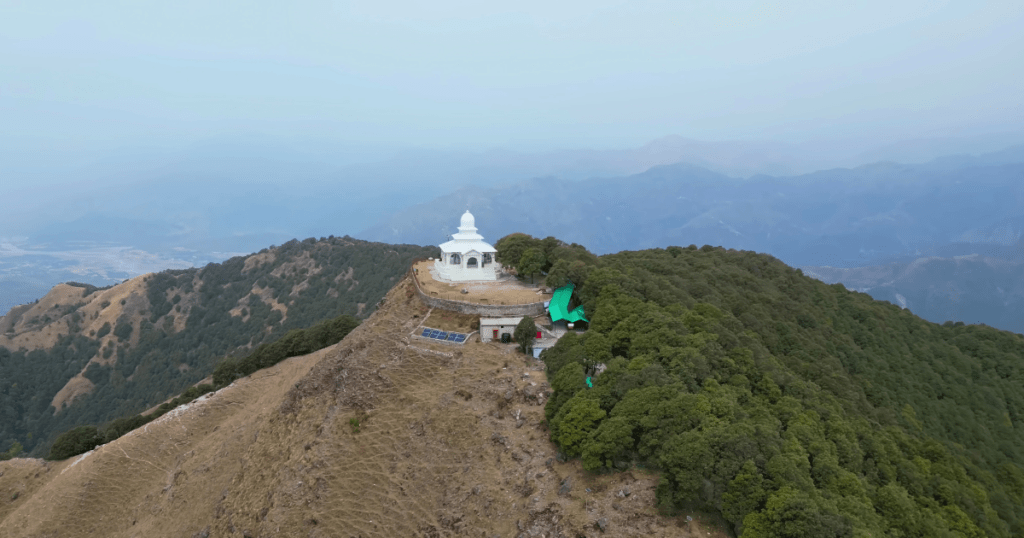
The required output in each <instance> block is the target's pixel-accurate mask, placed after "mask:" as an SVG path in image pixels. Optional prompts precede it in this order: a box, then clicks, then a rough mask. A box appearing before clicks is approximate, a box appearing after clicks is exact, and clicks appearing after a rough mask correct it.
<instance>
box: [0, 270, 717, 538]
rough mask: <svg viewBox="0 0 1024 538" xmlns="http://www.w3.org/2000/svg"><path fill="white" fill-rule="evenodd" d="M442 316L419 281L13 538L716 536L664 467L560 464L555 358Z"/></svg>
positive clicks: (168, 431)
mask: <svg viewBox="0 0 1024 538" xmlns="http://www.w3.org/2000/svg"><path fill="white" fill-rule="evenodd" d="M425 311H426V309H425V307H424V305H423V304H422V303H421V302H420V301H419V299H418V297H417V296H416V294H415V292H414V291H413V290H412V283H411V281H410V280H408V279H407V280H405V281H403V282H402V283H401V284H399V285H398V286H396V288H395V289H393V290H392V291H391V292H390V293H389V294H388V296H387V297H386V299H385V302H384V305H383V306H382V307H381V308H380V309H379V310H378V311H377V312H376V313H374V315H373V316H371V317H370V319H369V320H367V321H366V322H364V324H363V325H361V326H360V327H359V328H357V329H356V330H355V331H353V332H352V334H350V335H349V336H348V337H347V338H346V339H345V340H344V341H342V342H341V343H340V344H338V345H337V346H334V347H331V348H328V349H325V350H322V351H319V352H317V353H314V354H312V355H308V356H305V357H295V358H293V359H289V360H287V361H284V362H283V363H281V364H279V365H277V366H275V367H273V368H270V369H267V370H263V371H260V372H258V373H256V374H254V375H253V376H251V377H250V378H246V379H242V380H239V381H237V382H236V383H235V384H233V385H232V386H230V387H227V388H225V389H223V390H221V391H218V392H217V393H215V394H213V395H211V396H209V397H208V399H205V400H203V401H197V402H196V403H194V404H192V406H191V407H190V408H188V409H186V410H182V411H172V412H171V413H169V414H168V415H166V416H165V417H164V418H162V419H161V420H159V421H157V422H154V423H152V424H150V425H149V426H148V427H145V428H143V429H140V430H137V431H135V432H132V433H131V434H129V435H126V436H125V437H122V438H121V439H119V440H117V441H115V442H113V443H110V444H108V445H105V446H103V447H100V448H98V449H97V450H96V451H95V452H93V453H92V454H90V455H88V456H86V457H84V458H82V459H81V461H78V462H77V463H75V462H76V461H77V460H78V458H72V459H71V460H69V461H65V462H60V463H55V464H51V465H50V466H49V470H48V471H46V472H41V473H40V475H39V478H38V483H36V482H33V483H31V484H28V485H27V486H26V487H25V491H26V493H24V494H23V495H22V497H20V498H19V499H18V500H17V502H16V503H15V504H13V505H12V506H9V507H8V506H5V505H4V504H3V503H4V499H2V498H0V536H4V537H5V538H7V537H10V538H18V537H23V536H52V537H63V536H75V537H100V536H102V537H135V536H140V537H141V536H147V537H149V536H156V537H160V536H174V537H182V536H184V537H189V536H196V535H197V534H196V533H199V532H200V531H203V530H204V529H208V533H209V536H217V537H220V536H250V537H269V536H303V537H349V536H361V537H363V538H370V537H388V538H391V537H405V536H426V537H441V536H474V537H479V536H493V535H500V536H516V535H518V534H519V533H521V532H527V534H528V535H531V536H540V535H546V536H558V535H559V534H563V535H565V536H577V535H583V536H598V535H600V534H601V533H600V532H599V531H597V530H595V527H594V523H595V521H596V520H597V519H599V518H602V517H604V518H607V519H608V525H609V527H608V532H607V533H605V534H604V535H606V536H624V537H629V536H637V537H639V536H644V537H646V536H691V535H692V536H698V535H699V536H708V535H707V534H706V532H707V531H706V530H703V531H700V532H699V533H697V532H694V533H693V534H691V533H690V532H688V531H687V530H686V529H685V528H684V527H683V526H681V524H680V520H679V519H678V518H671V519H667V518H662V517H659V516H658V515H657V514H656V513H655V511H654V503H653V498H654V497H653V496H654V488H655V486H656V484H657V476H654V475H648V474H643V473H637V472H633V473H618V474H614V475H589V474H587V473H585V472H583V471H582V470H581V469H580V468H579V465H578V463H577V462H569V463H557V462H555V461H554V457H555V453H556V448H555V447H554V446H553V445H552V444H551V443H550V442H549V441H548V440H547V433H546V431H545V429H544V427H543V425H542V420H543V403H544V401H545V392H546V390H548V389H547V382H546V379H545V376H544V372H543V371H541V370H540V369H539V368H538V366H539V365H538V363H536V362H535V361H533V359H528V358H526V357H524V356H522V355H519V354H517V353H516V352H515V351H514V346H505V345H500V344H479V343H469V344H466V345H465V346H462V347H457V346H456V347H453V346H445V345H441V344H431V343H429V342H420V341H412V342H410V341H409V339H407V338H403V336H404V335H407V334H409V332H410V331H411V330H412V329H413V328H414V327H415V326H416V325H418V323H419V321H420V319H421V317H422V315H423V314H424V313H425ZM435 312H436V310H435ZM414 316H420V317H414ZM396 335H397V336H396ZM352 419H358V420H359V427H358V432H357V431H356V428H355V427H354V423H353V422H352ZM36 465H37V466H41V465H43V464H36ZM9 469H12V467H11V464H10V463H9V462H0V472H5V473H6V472H8V470H9ZM23 474H24V473H22V475H23ZM22 475H19V476H22ZM33 476H34V475H33ZM565 478H569V479H570V480H571V481H572V483H573V486H572V490H571V492H570V493H569V494H568V495H559V491H558V490H559V486H560V484H561V483H562V480H563V479H565ZM33 480H37V479H35V478H33ZM13 483H14V482H13V481H12V480H8V479H6V478H5V477H3V476H0V493H2V492H4V491H9V490H10V488H11V487H12V486H11V484H13ZM32 484H34V485H32ZM623 487H628V488H629V489H630V490H631V491H632V495H630V496H629V497H625V498H619V497H617V496H616V493H617V492H618V491H619V490H620V489H622V488H623ZM5 488H6V489H5ZM33 488H34V489H33ZM588 488H589V489H590V491H587V489H588ZM613 505H614V506H613ZM697 525H699V522H698V524H697ZM531 532H533V533H534V534H530V533H531ZM715 535H716V536H724V535H723V534H720V533H717V531H716V533H715Z"/></svg>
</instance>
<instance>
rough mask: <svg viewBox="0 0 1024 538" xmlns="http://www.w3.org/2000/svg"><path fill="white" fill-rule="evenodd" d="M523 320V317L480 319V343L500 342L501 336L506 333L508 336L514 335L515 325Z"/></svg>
mask: <svg viewBox="0 0 1024 538" xmlns="http://www.w3.org/2000/svg"><path fill="white" fill-rule="evenodd" d="M522 320H523V316H519V317H518V318H515V317H512V318H484V317H482V318H480V341H481V342H500V341H501V335H502V334H504V333H508V334H510V335H512V334H515V332H516V325H519V322H520V321H522Z"/></svg>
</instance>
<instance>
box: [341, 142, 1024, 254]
mask: <svg viewBox="0 0 1024 538" xmlns="http://www.w3.org/2000/svg"><path fill="white" fill-rule="evenodd" d="M1014 160H1015V161H1016V162H1012V161H1014ZM1022 163H1024V146H1021V147H1017V148H1012V149H1009V150H1006V151H1003V152H1000V153H997V154H992V155H986V156H981V157H963V158H951V159H940V160H936V161H932V162H930V163H927V164H920V165H901V164H895V163H878V164H872V165H865V166H861V167H858V168H853V169H834V170H825V171H819V172H814V173H811V174H805V175H800V176H793V177H772V176H755V177H752V178H749V179H745V180H744V179H736V178H732V177H728V176H725V175H722V174H719V173H716V172H712V171H709V170H706V169H704V168H700V167H696V166H693V165H687V164H674V165H666V166H656V167H654V168H651V169H650V170H647V171H645V172H642V173H639V174H635V175H631V176H627V177H620V178H607V179H594V180H586V181H561V180H558V179H555V178H536V179H531V180H527V181H522V182H518V183H514V184H511V185H502V186H496V187H492V188H482V187H476V186H473V187H465V188H463V189H461V190H459V191H456V192H455V193H452V194H449V195H444V196H440V197H436V198H431V199H429V200H425V201H424V202H423V203H421V204H419V205H416V206H413V207H411V208H405V209H402V210H401V211H398V212H396V213H395V214H393V215H389V216H388V217H386V218H384V219H382V220H381V221H380V223H378V224H377V225H376V226H373V227H371V228H368V229H367V230H365V231H364V232H363V233H361V234H359V235H360V236H361V237H364V238H367V239H370V240H375V241H394V242H410V243H418V244H436V243H439V242H440V241H443V240H444V239H445V238H446V236H447V235H448V234H450V233H453V232H454V231H455V226H456V225H457V222H456V217H457V215H459V214H460V213H462V211H464V210H465V209H467V208H468V209H470V210H472V211H473V212H474V214H475V215H476V217H477V225H478V227H479V228H480V229H481V233H483V234H485V235H487V236H488V237H490V238H491V239H492V240H496V239H497V238H499V237H501V236H503V235H506V234H508V233H511V232H516V231H519V232H525V233H530V234H540V233H544V230H551V229H555V230H558V234H559V237H561V238H564V239H565V240H569V241H574V242H578V243H581V244H583V245H585V246H587V247H588V248H589V249H591V250H592V251H594V252H598V253H608V252H616V251H619V250H628V249H637V248H649V247H656V246H666V245H683V246H685V245H689V244H696V245H698V246H700V245H703V244H709V245H721V246H724V247H727V248H736V249H744V250H754V251H758V252H767V253H770V254H772V255H774V256H776V257H778V258H780V259H782V260H783V261H785V262H786V263H789V264H790V265H794V266H803V265H829V266H835V267H856V266H861V265H868V264H875V263H877V262H878V261H880V260H887V259H891V258H895V257H905V256H915V257H916V256H918V255H921V254H922V253H923V254H939V253H940V252H946V251H948V250H950V249H953V250H954V251H962V250H974V251H978V252H982V253H984V254H986V255H991V256H1000V257H1002V256H1004V255H1006V256H1014V255H1016V254H1015V252H1017V251H1016V250H1015V249H1016V248H1017V245H1018V244H1019V242H1020V238H1021V237H1022V232H1024V181H1022V180H1024V164H1022ZM964 245H970V246H969V247H964ZM957 253H958V254H966V253H970V252H957Z"/></svg>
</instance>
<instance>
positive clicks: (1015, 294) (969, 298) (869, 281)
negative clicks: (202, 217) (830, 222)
mask: <svg viewBox="0 0 1024 538" xmlns="http://www.w3.org/2000/svg"><path fill="white" fill-rule="evenodd" d="M802 269H803V271H804V274H806V275H808V276H813V277H815V278H817V279H819V280H822V281H825V282H828V283H830V284H832V283H835V282H841V283H842V284H843V285H844V286H846V287H847V288H849V289H851V290H856V291H860V292H864V293H867V294H869V295H871V296H872V297H874V298H875V299H878V300H880V301H889V302H891V303H893V304H895V305H898V306H900V307H903V308H907V309H909V310H910V311H912V312H913V313H915V314H917V315H918V316H921V317H922V318H925V319H927V320H928V321H933V322H936V323H943V322H945V321H962V322H964V323H984V324H985V325H989V326H991V327H997V328H1000V329H1004V330H1009V331H1013V332H1016V333H1024V262H1013V261H1006V260H1001V259H998V258H992V257H988V256H982V255H980V254H973V255H970V256H957V257H954V258H939V257H927V258H918V259H916V260H913V261H909V262H906V261H905V262H893V263H890V264H887V265H877V266H870V267H857V268H852V269H842V268H836V267H803V268H802Z"/></svg>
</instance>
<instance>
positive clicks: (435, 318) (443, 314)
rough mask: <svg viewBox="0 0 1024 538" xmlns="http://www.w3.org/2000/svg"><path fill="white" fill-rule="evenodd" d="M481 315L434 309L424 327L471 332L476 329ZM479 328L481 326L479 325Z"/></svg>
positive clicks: (424, 322)
mask: <svg viewBox="0 0 1024 538" xmlns="http://www.w3.org/2000/svg"><path fill="white" fill-rule="evenodd" d="M479 319H480V316H479V315H478V314H460V313H458V312H452V311H451V310H434V311H432V312H431V313H430V315H429V316H427V319H426V320H424V321H423V326H424V327H430V328H431V329H441V330H442V331H455V332H461V333H469V332H473V331H475V330H476V328H474V325H478V323H477V322H478V321H479ZM477 328H479V327H477Z"/></svg>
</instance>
